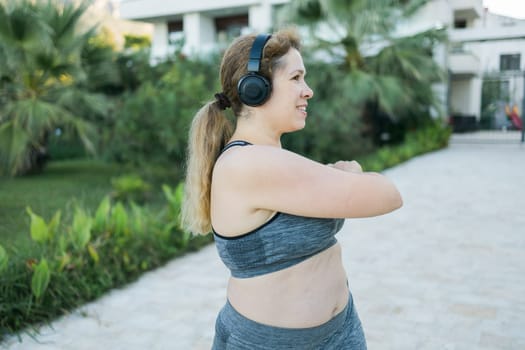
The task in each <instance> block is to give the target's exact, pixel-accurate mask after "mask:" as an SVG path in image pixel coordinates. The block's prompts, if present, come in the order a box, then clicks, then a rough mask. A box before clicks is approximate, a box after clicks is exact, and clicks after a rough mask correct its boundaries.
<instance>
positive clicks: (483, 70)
mask: <svg viewBox="0 0 525 350" xmlns="http://www.w3.org/2000/svg"><path fill="white" fill-rule="evenodd" d="M288 1H289V0H223V1H220V2H218V1H214V0H199V1H193V2H191V1H175V0H172V1H166V0H122V1H121V2H120V9H119V12H120V15H121V17H122V18H124V19H130V20H138V21H144V22H149V23H151V24H152V25H153V28H154V34H153V47H152V55H153V58H161V57H163V56H165V55H167V54H169V53H170V52H171V51H173V50H174V49H175V47H176V45H177V43H178V42H179V40H180V39H181V38H184V46H183V50H184V51H185V52H186V53H190V54H198V53H201V52H208V51H210V50H213V49H214V48H217V46H221V45H226V44H227V43H228V42H229V41H230V40H231V38H233V37H236V36H238V35H240V34H242V33H245V32H248V31H267V30H269V29H270V28H271V27H272V26H273V25H275V20H276V12H277V10H278V8H279V7H280V6H282V5H283V4H285V3H287V2H288ZM431 27H445V28H447V30H448V34H449V41H448V42H447V43H446V44H443V45H442V46H441V47H438V48H437V49H436V51H435V53H434V55H435V58H436V60H437V62H438V63H439V64H440V65H441V66H442V68H443V69H444V70H446V71H448V73H449V74H448V76H449V79H448V82H447V83H446V84H443V85H440V86H436V92H437V93H438V94H439V95H440V96H441V98H442V101H443V107H444V108H443V110H444V111H445V114H446V115H448V116H451V115H456V116H465V117H471V118H474V119H475V120H477V121H478V122H479V121H480V120H481V117H482V114H483V113H484V111H483V108H482V95H483V91H485V90H484V89H485V88H486V86H487V85H486V84H489V83H491V84H493V85H494V84H496V85H497V86H499V89H501V91H502V92H501V98H502V99H504V100H505V101H506V103H509V104H511V105H517V106H519V109H520V110H521V107H522V104H523V100H524V87H523V86H524V84H525V81H524V78H523V72H524V71H525V63H524V62H523V61H524V60H523V59H522V57H523V56H524V55H525V20H518V19H514V18H509V17H503V16H497V15H494V14H492V13H490V12H488V11H487V10H486V9H484V8H483V6H482V0H431V1H429V2H428V4H427V5H426V6H425V7H424V8H422V9H421V10H420V11H419V12H418V13H417V14H416V15H414V16H413V18H412V19H411V20H410V21H407V22H406V23H400V24H399V30H398V34H399V35H403V34H409V33H413V32H417V31H421V30H425V29H428V28H431ZM483 105H484V106H486V101H484V103H483ZM484 106H483V107H484Z"/></svg>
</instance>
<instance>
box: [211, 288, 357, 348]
mask: <svg viewBox="0 0 525 350" xmlns="http://www.w3.org/2000/svg"><path fill="white" fill-rule="evenodd" d="M241 349H246V350H252V349H253V350H255V349H259V350H270V349H271V350H281V349H287V350H288V349H289V350H291V349H297V350H299V349H300V350H314V349H315V350H320V349H324V350H332V349H333V350H366V340H365V335H364V333H363V329H362V327H361V321H360V320H359V316H358V315H357V312H356V310H355V307H354V303H353V299H352V294H350V297H349V300H348V305H347V306H346V307H345V309H344V310H343V311H341V312H340V313H339V314H337V315H336V316H335V317H334V318H332V319H331V320H329V321H328V322H326V323H323V324H322V325H320V326H317V327H311V328H280V327H274V326H268V325H264V324H261V323H257V322H255V321H252V320H250V319H248V318H246V317H244V316H243V315H241V314H240V313H238V312H237V311H236V310H235V309H234V308H233V307H232V306H231V304H230V303H229V302H226V305H225V306H224V307H223V308H222V310H221V311H220V312H219V315H218V317H217V321H216V323H215V339H214V340H213V346H212V350H241Z"/></svg>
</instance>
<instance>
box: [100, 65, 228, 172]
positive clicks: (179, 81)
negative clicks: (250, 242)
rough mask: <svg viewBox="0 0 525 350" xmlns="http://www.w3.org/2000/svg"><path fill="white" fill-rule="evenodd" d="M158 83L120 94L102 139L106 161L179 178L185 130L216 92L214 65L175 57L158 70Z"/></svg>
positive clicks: (142, 85) (147, 82) (215, 68)
mask: <svg viewBox="0 0 525 350" xmlns="http://www.w3.org/2000/svg"><path fill="white" fill-rule="evenodd" d="M156 72H157V74H160V78H158V79H156V80H151V81H145V82H143V83H142V84H141V85H140V86H139V87H138V88H137V89H136V90H135V91H132V92H128V93H126V94H124V97H123V99H122V103H121V105H120V106H119V108H118V109H117V110H116V111H115V114H114V117H113V119H114V125H113V126H112V127H111V128H109V129H108V131H107V134H106V135H105V138H106V142H105V146H104V147H105V148H106V152H105V153H106V155H107V156H108V157H109V158H111V159H113V160H116V161H118V162H121V163H126V164H131V165H133V166H135V167H138V168H141V169H143V172H145V174H141V175H144V176H147V177H148V178H149V177H159V176H157V175H158V174H159V173H160V176H162V173H166V174H169V176H170V177H171V178H179V179H180V178H181V174H182V169H181V167H182V164H183V163H184V160H185V157H186V145H187V137H188V131H189V126H190V124H191V120H192V119H193V116H194V114H195V113H196V112H197V110H198V109H199V108H200V107H201V106H202V104H203V103H204V102H206V101H207V100H209V99H211V98H213V93H214V92H215V91H217V90H218V89H219V88H218V77H217V67H216V63H214V61H213V60H212V61H204V60H197V59H192V60H190V59H186V58H184V57H177V58H176V59H174V60H173V61H169V62H165V63H163V64H161V65H159V66H158V67H156Z"/></svg>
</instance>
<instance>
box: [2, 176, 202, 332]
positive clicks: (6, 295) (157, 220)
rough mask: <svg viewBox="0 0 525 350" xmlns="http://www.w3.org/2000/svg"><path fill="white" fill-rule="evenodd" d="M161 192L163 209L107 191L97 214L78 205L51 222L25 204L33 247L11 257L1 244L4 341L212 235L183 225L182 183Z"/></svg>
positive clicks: (192, 246) (126, 280) (157, 264)
mask: <svg viewBox="0 0 525 350" xmlns="http://www.w3.org/2000/svg"><path fill="white" fill-rule="evenodd" d="M164 192H165V193H166V196H167V197H166V199H167V200H168V203H167V205H166V206H165V207H164V209H163V210H160V211H158V210H150V209H148V208H146V207H140V206H138V205H136V204H135V203H133V202H130V205H129V206H125V205H124V204H123V203H122V202H119V201H117V202H112V201H111V200H110V198H109V197H105V198H104V199H103V200H102V201H101V202H100V204H99V206H98V208H97V210H96V211H95V213H94V214H93V215H92V214H90V213H89V212H88V211H87V210H85V209H83V208H81V207H75V208H74V209H73V212H72V213H70V214H69V215H66V217H67V218H68V220H61V219H60V218H61V215H60V212H57V213H55V215H54V216H53V217H52V218H51V219H50V220H49V221H46V220H45V219H44V218H43V217H41V216H39V215H38V214H36V213H34V212H33V211H32V210H31V208H28V209H27V212H28V214H29V215H30V218H31V225H30V234H31V237H32V242H33V244H32V245H31V247H30V249H28V250H27V251H25V252H20V251H15V252H13V253H12V256H9V257H8V256H7V253H6V251H5V249H3V248H2V247H1V246H0V310H1V312H0V339H1V338H3V337H4V336H6V335H8V334H13V333H14V332H16V331H19V330H23V329H24V328H25V327H28V326H32V327H37V326H38V325H39V324H40V323H41V322H46V321H49V320H51V319H52V318H54V317H56V316H58V315H61V314H64V313H66V312H67V311H68V310H71V309H73V308H75V307H77V306H79V305H82V304H83V303H85V302H88V301H90V300H93V299H95V298H97V297H99V296H101V295H102V294H103V293H104V292H106V291H108V290H109V289H111V288H114V287H118V286H121V285H123V284H125V283H128V282H130V281H133V280H134V279H135V278H137V277H138V276H139V275H140V274H141V273H143V272H144V271H147V270H150V269H153V268H155V267H158V266H160V265H162V264H163V263H165V262H166V261H167V260H168V259H171V258H173V257H175V256H177V255H180V254H182V253H184V252H186V251H189V250H193V249H196V248H198V247H200V246H202V245H204V244H207V243H208V242H209V241H210V236H205V237H202V236H199V237H193V236H191V235H189V234H187V233H184V232H182V231H181V229H180V227H179V222H178V216H179V212H180V201H181V198H182V197H181V193H182V188H181V186H179V187H178V188H177V189H176V190H174V189H172V188H171V187H169V186H167V185H165V186H164ZM33 329H34V330H36V328H33Z"/></svg>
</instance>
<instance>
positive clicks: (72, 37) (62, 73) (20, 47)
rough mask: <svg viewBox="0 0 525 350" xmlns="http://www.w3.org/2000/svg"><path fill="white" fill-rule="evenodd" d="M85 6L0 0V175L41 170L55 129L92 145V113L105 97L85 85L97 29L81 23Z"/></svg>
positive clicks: (89, 147)
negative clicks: (85, 26) (86, 26)
mask: <svg viewBox="0 0 525 350" xmlns="http://www.w3.org/2000/svg"><path fill="white" fill-rule="evenodd" d="M87 6H88V5H87V3H80V4H78V5H74V4H71V3H66V4H62V3H61V2H58V1H51V0H49V1H47V2H42V1H31V0H4V1H0V174H2V173H4V174H8V175H19V174H24V173H28V172H33V171H37V170H40V169H42V167H43V166H44V165H45V163H46V161H47V158H48V153H47V144H48V140H49V137H50V135H51V133H53V132H55V130H57V128H61V129H63V130H65V131H66V133H69V134H73V135H75V136H76V137H78V138H80V139H81V141H82V143H83V145H84V147H85V148H86V150H88V151H89V152H94V151H95V147H94V142H95V136H96V134H97V133H96V129H95V127H94V125H93V124H92V123H91V122H90V121H89V119H90V118H91V119H92V118H93V116H95V115H100V114H103V113H105V109H106V108H107V105H108V104H107V101H106V100H105V98H104V97H103V96H102V95H100V94H96V93H93V90H92V89H91V90H90V85H92V84H90V81H92V80H90V78H89V76H88V75H87V74H86V71H87V68H86V67H89V64H90V62H89V60H87V59H86V52H87V53H90V52H91V53H92V52H93V50H92V49H90V48H91V47H92V45H91V44H90V43H91V42H92V41H93V38H95V36H96V28H94V27H91V28H83V27H82V25H81V23H82V22H81V17H82V14H83V13H84V11H85V10H86V7H87ZM95 51H96V50H95ZM89 57H90V56H89V55H88V58H89ZM91 69H93V67H91ZM109 76H110V77H114V75H113V76H112V75H111V74H109Z"/></svg>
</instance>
